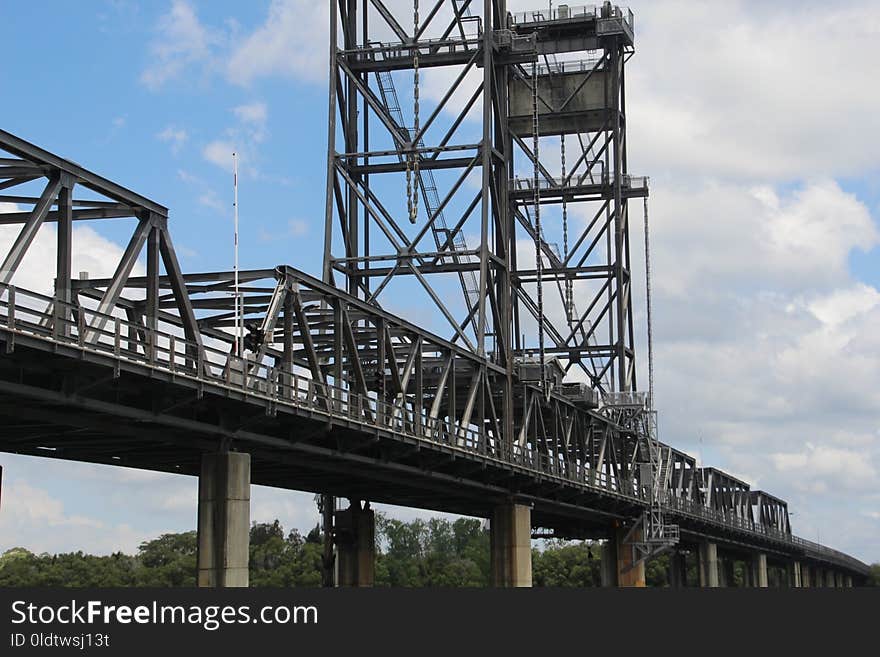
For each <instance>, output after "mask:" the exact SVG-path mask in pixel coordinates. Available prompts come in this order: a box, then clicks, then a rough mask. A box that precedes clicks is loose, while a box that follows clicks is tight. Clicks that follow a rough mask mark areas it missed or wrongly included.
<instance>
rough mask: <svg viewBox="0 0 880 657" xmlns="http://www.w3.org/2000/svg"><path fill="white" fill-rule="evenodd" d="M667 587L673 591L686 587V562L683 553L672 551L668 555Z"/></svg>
mask: <svg viewBox="0 0 880 657" xmlns="http://www.w3.org/2000/svg"><path fill="white" fill-rule="evenodd" d="M669 586H670V587H671V588H673V589H682V588H685V587H686V586H687V562H686V560H685V557H684V552H679V551H678V550H673V551H672V552H670V553H669Z"/></svg>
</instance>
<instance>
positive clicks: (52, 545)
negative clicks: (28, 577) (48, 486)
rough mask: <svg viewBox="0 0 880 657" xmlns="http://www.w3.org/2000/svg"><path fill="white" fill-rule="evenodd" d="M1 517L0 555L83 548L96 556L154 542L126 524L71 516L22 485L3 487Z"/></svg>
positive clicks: (53, 500) (54, 501)
mask: <svg viewBox="0 0 880 657" xmlns="http://www.w3.org/2000/svg"><path fill="white" fill-rule="evenodd" d="M4 485H5V487H6V490H5V491H4V497H5V498H6V499H7V500H14V503H9V502H7V503H5V504H4V505H3V513H2V514H0V552H3V551H5V550H8V549H9V548H12V547H25V548H27V549H29V550H31V551H32V552H36V553H41V552H50V553H55V552H67V551H75V550H81V549H83V548H84V546H86V547H87V549H88V550H89V551H90V552H92V553H96V554H108V553H111V552H116V551H124V552H128V553H133V552H134V551H136V550H137V546H138V545H139V544H140V543H141V541H144V540H146V539H147V538H153V537H152V536H148V535H146V534H144V533H142V532H139V531H138V530H136V529H134V528H133V527H132V526H131V525H128V524H124V523H123V524H115V525H108V524H107V523H105V522H104V521H102V520H99V519H97V518H93V517H90V516H85V515H77V514H70V513H68V512H67V510H66V509H65V505H64V503H63V502H62V501H61V500H59V499H56V498H54V497H52V496H51V495H50V494H49V493H48V492H47V491H45V490H44V489H42V488H37V487H36V486H33V485H31V484H29V483H27V482H25V481H21V480H13V481H12V482H11V483H8V484H4Z"/></svg>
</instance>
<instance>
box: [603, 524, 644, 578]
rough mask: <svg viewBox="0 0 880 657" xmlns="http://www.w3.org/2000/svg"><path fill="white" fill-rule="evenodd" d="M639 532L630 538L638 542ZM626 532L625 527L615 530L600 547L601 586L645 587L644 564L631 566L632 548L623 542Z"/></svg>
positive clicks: (627, 530)
mask: <svg viewBox="0 0 880 657" xmlns="http://www.w3.org/2000/svg"><path fill="white" fill-rule="evenodd" d="M640 531H641V530H640V529H638V530H636V531H635V532H634V533H633V536H632V537H631V538H632V539H634V540H639V539H640V538H641V534H640V533H639V532H640ZM628 532H629V528H627V527H617V528H615V529H614V533H613V535H612V536H611V538H609V539H608V540H607V541H606V542H605V545H603V546H602V586H620V587H637V588H642V587H644V586H645V562H644V561H643V562H641V563H640V564H638V565H636V566H632V563H633V549H632V546H630V545H627V544H625V543H624V542H623V539H624V538H626V535H627V533H628Z"/></svg>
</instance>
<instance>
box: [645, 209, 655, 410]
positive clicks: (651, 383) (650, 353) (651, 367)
mask: <svg viewBox="0 0 880 657" xmlns="http://www.w3.org/2000/svg"><path fill="white" fill-rule="evenodd" d="M644 207H645V306H646V308H645V311H646V314H647V315H646V320H647V324H648V410H651V411H653V410H654V331H653V327H652V325H651V242H650V238H649V235H650V230H649V229H648V197H647V196H646V197H645V198H644Z"/></svg>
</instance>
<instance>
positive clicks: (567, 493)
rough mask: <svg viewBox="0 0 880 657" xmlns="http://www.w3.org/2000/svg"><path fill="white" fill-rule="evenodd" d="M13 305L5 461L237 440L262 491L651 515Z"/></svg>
mask: <svg viewBox="0 0 880 657" xmlns="http://www.w3.org/2000/svg"><path fill="white" fill-rule="evenodd" d="M338 294H339V295H340V296H345V295H344V294H343V293H341V292H339V293H338ZM0 299H2V302H0V340H2V342H3V344H4V347H5V353H4V354H3V355H2V357H0V418H2V421H3V422H4V425H5V428H6V430H5V431H4V432H3V435H2V437H0V450H3V451H7V452H15V453H21V454H31V455H37V456H44V457H54V458H64V459H71V460H79V461H86V462H93V463H107V464H114V465H124V466H128V467H137V468H145V469H151V470H160V471H166V472H176V473H183V474H196V473H197V472H198V463H199V456H200V454H201V453H202V452H203V451H205V450H214V449H217V448H218V447H219V446H221V445H222V444H225V445H226V446H229V447H231V448H233V449H242V450H246V451H248V452H250V453H251V454H252V459H253V471H252V480H253V482H254V483H257V484H264V485H270V486H276V487H280V488H288V489H296V490H307V491H315V492H319V491H320V492H329V493H333V494H335V495H339V496H344V497H352V498H357V499H370V500H374V501H378V502H387V503H393V504H402V505H408V506H415V507H421V508H427V509H435V510H439V511H447V512H453V513H461V514H465V515H482V516H489V515H491V510H492V508H493V507H494V506H495V505H496V504H499V503H501V502H504V501H507V500H510V499H511V498H514V499H517V500H520V501H522V502H527V503H531V504H533V505H534V510H533V521H534V524H535V525H537V526H541V527H547V528H551V529H553V530H554V531H555V532H556V533H557V534H558V535H560V536H569V537H603V536H605V535H606V534H607V532H608V531H609V528H610V526H611V522H612V521H614V520H617V521H621V522H622V521H625V520H627V519H629V518H632V517H634V516H637V515H639V514H640V513H641V511H642V510H643V509H644V508H645V507H646V506H647V504H648V492H647V490H646V489H642V488H640V487H639V486H637V485H633V483H632V482H631V481H623V480H620V479H617V478H615V477H614V476H613V474H609V473H607V472H604V471H596V470H594V469H592V468H591V467H590V464H589V462H587V461H584V462H579V461H578V460H576V459H571V458H567V457H566V456H565V455H563V454H557V455H556V456H553V455H548V454H547V453H544V452H541V451H539V450H536V449H533V448H532V447H531V446H530V445H529V444H528V443H526V444H525V445H520V444H519V443H513V444H512V445H503V444H501V443H500V442H499V441H496V440H492V439H489V440H487V439H486V436H485V435H484V434H483V435H481V432H480V431H477V430H474V429H473V428H472V427H467V426H461V425H460V424H451V423H450V422H449V421H443V420H440V419H438V418H435V417H432V416H431V414H430V413H429V411H428V410H427V409H425V408H423V407H421V408H414V407H413V406H411V405H410V406H408V405H406V404H400V403H387V402H384V401H380V400H379V399H377V398H376V397H375V396H370V395H361V394H356V393H354V392H352V391H350V390H346V389H341V388H336V387H334V386H332V385H330V384H328V383H320V382H318V381H316V380H314V379H313V378H310V376H309V375H308V374H302V373H300V374H297V373H295V372H285V371H283V370H282V369H278V368H274V367H271V366H266V365H264V364H255V366H254V367H252V368H248V369H247V375H246V376H243V375H242V371H244V370H243V369H238V370H236V369H235V367H234V364H235V363H236V362H238V363H240V362H241V361H239V360H237V359H229V358H228V354H222V352H220V351H217V350H214V351H212V350H211V349H210V348H208V349H206V351H205V353H204V354H202V355H201V356H199V355H198V354H197V353H196V352H195V351H194V347H195V345H194V344H191V343H188V342H187V341H186V340H185V339H184V338H183V337H181V336H180V335H178V334H175V333H174V332H168V333H163V332H157V333H155V334H153V335H150V336H149V337H148V334H147V333H144V332H143V330H142V327H137V326H132V325H129V323H127V322H126V321H124V320H121V319H120V318H119V317H106V318H104V319H106V323H105V324H104V326H105V328H103V329H100V330H96V329H95V328H94V327H95V326H97V325H98V324H99V322H98V321H97V320H98V319H99V318H98V316H97V315H98V313H97V311H90V310H87V309H85V308H82V309H81V311H80V312H79V313H78V314H77V315H76V316H75V318H74V319H70V320H69V322H68V324H67V325H65V323H64V321H61V322H59V321H56V320H58V318H59V317H61V316H63V313H60V312H58V311H57V310H56V309H55V304H54V303H53V300H52V299H51V298H49V297H45V296H42V295H37V294H34V293H30V292H27V291H24V290H21V289H16V288H11V287H10V288H6V289H4V290H2V296H0ZM211 354H213V356H212V355H211ZM221 355H225V356H226V362H225V363H222V364H221V363H220V362H219V360H218V358H219V357H220V356H221ZM666 505H667V508H668V509H669V511H670V514H671V515H672V516H673V519H674V521H675V522H677V523H679V524H680V526H681V528H682V535H683V537H684V539H685V540H687V539H688V538H689V537H690V538H691V539H693V540H697V539H698V538H699V537H711V538H712V539H713V540H716V541H718V542H719V543H722V544H726V545H728V546H729V547H730V548H731V549H736V548H737V547H740V548H742V549H747V548H751V549H754V548H756V547H760V548H761V549H763V550H765V551H766V552H768V553H770V554H771V556H772V555H778V556H780V557H791V556H792V555H799V556H800V557H801V558H808V559H812V560H815V561H819V562H824V563H830V564H834V565H836V566H838V567H844V568H847V569H849V570H852V571H855V572H859V573H863V572H865V569H866V566H865V565H864V564H862V563H861V562H858V561H857V560H855V559H852V558H851V557H849V556H847V555H844V554H842V553H839V552H837V551H834V550H831V549H829V548H826V547H824V546H820V545H817V544H814V543H811V542H808V541H803V540H802V539H798V538H797V537H793V536H791V535H790V534H787V533H784V532H780V531H778V530H775V529H771V528H767V527H764V526H762V525H761V524H759V523H755V522H753V521H752V520H750V519H743V518H740V517H737V516H736V515H733V514H727V513H724V512H719V511H717V510H714V509H711V508H707V507H706V506H704V505H703V504H701V503H699V502H697V501H695V500H688V499H686V498H684V497H677V496H675V495H672V494H670V495H669V497H668V499H667V500H666Z"/></svg>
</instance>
